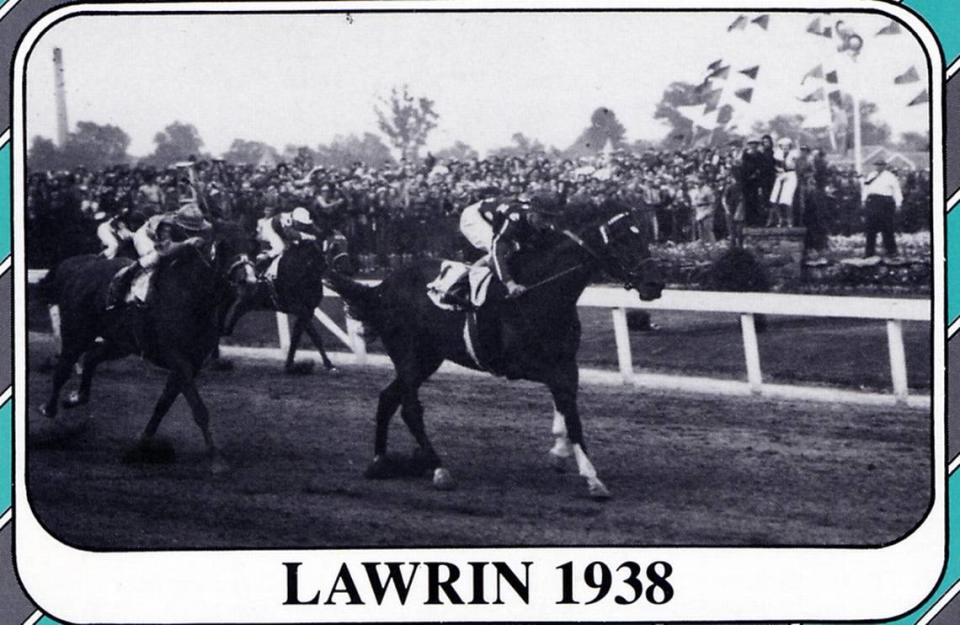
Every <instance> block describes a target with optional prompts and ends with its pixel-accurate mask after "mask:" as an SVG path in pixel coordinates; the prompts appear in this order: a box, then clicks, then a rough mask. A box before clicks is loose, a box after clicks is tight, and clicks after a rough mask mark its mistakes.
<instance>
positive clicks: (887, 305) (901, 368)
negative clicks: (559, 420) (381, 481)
mask: <svg viewBox="0 0 960 625" xmlns="http://www.w3.org/2000/svg"><path fill="white" fill-rule="evenodd" d="M45 274H46V270H39V269H37V270H30V271H29V281H30V282H31V283H33V282H37V281H39V280H40V279H41V278H42V277H43V275H45ZM365 283H366V284H376V282H374V281H365ZM328 295H329V296H330V297H339V295H338V294H337V293H336V292H334V291H331V290H328ZM577 305H578V306H581V307H593V308H607V309H610V311H611V315H612V319H613V331H614V338H615V340H616V346H617V363H618V367H619V372H618V373H615V372H611V371H604V370H600V369H581V378H582V379H583V380H584V381H587V382H596V383H617V384H632V385H636V386H640V387H648V388H664V389H676V390H682V391H690V392H706V393H717V394H729V395H750V394H753V395H763V396H769V397H780V398H787V399H808V400H816V401H844V402H854V403H876V404H886V403H898V404H909V405H911V406H917V407H929V405H930V396H929V395H911V394H910V392H909V387H908V384H907V359H906V350H905V347H904V341H903V322H904V321H926V322H929V321H931V312H932V311H931V303H930V300H926V299H891V298H879V297H846V296H834V295H790V294H781V293H733V292H725V291H724V292H720V291H679V290H666V291H664V292H663V296H662V297H661V298H660V299H657V300H655V301H652V302H644V301H641V300H640V299H639V297H638V296H637V294H636V293H634V292H631V291H626V290H625V289H621V288H615V287H605V286H594V287H589V288H587V289H586V290H585V291H584V293H583V295H582V296H581V297H580V300H579V301H578V302H577ZM630 309H642V310H648V311H651V310H677V311H693V312H709V313H733V314H739V315H740V329H741V334H742V338H743V350H744V360H745V363H746V370H747V379H746V381H745V382H744V381H737V380H721V379H716V378H708V377H699V376H679V375H669V374H655V373H647V372H640V373H638V372H636V371H635V370H634V366H633V355H632V353H631V347H630V334H629V330H628V327H627V310H630ZM314 314H315V316H316V318H317V320H319V321H320V322H321V323H322V324H323V325H324V326H325V327H326V328H327V329H328V330H330V332H331V333H333V335H334V336H336V337H337V339H338V340H339V341H340V342H341V343H343V344H344V345H345V346H347V347H348V348H349V349H350V352H349V353H346V354H344V353H332V354H331V357H332V358H334V359H335V360H339V361H341V362H343V361H345V360H349V359H352V361H353V362H354V363H356V364H370V365H385V364H389V361H388V360H387V359H386V357H385V356H378V355H368V354H367V349H366V344H365V343H364V340H363V337H362V335H361V332H360V324H358V323H357V322H356V321H354V320H352V319H350V318H349V317H348V318H347V320H346V327H345V328H341V327H340V326H338V325H337V323H336V322H335V321H334V320H333V319H331V318H330V317H329V316H327V315H326V314H325V313H324V312H323V311H321V310H320V309H317V310H316V311H315V312H314ZM761 314H763V315H787V316H793V317H834V318H850V319H876V320H878V321H879V320H883V321H885V322H886V328H887V343H888V349H889V359H890V372H891V381H892V389H893V393H892V394H885V393H867V392H861V391H849V390H843V389H836V388H829V387H816V386H800V385H787V384H771V383H768V382H764V380H763V371H762V368H761V363H760V347H759V342H758V340H757V332H756V325H755V323H756V322H755V319H756V315H761ZM56 315H57V313H56V311H55V310H52V311H51V318H52V322H53V323H54V326H55V328H54V332H55V333H56V323H57V317H56ZM277 331H278V336H279V339H280V349H279V350H272V349H256V348H240V347H233V348H230V347H225V348H224V350H223V351H225V352H226V353H230V352H234V353H239V354H242V355H248V356H254V357H270V358H273V357H278V356H282V355H284V354H285V352H286V350H287V348H288V347H289V345H290V331H289V326H288V323H287V318H286V315H285V314H283V313H277ZM450 370H452V371H458V372H462V371H464V370H463V369H462V368H459V367H455V366H454V367H450Z"/></svg>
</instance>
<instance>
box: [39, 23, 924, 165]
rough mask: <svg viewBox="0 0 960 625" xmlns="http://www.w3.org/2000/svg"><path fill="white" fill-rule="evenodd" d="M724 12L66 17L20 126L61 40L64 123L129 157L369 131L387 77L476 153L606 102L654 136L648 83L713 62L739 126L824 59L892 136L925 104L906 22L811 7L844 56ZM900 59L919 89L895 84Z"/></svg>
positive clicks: (783, 97) (919, 120)
mask: <svg viewBox="0 0 960 625" xmlns="http://www.w3.org/2000/svg"><path fill="white" fill-rule="evenodd" d="M737 15H738V14H737V13H731V12H703V13H679V12H677V13H578V14H570V13H552V14H544V13H509V14H504V13H501V14H493V13H489V14H488V13H474V14H469V15H468V14H425V13H419V14H391V15H387V14H354V15H351V16H349V19H347V18H348V16H347V15H345V14H327V15H286V16H279V15H275V16H268V15H260V16H242V15H230V16H227V15H218V16H196V15H194V16H189V17H188V16H173V15H167V16H149V17H147V16H78V17H74V18H71V19H68V20H66V21H64V22H61V23H59V24H57V25H56V26H54V27H53V28H52V29H51V30H49V31H48V32H47V33H46V34H45V35H44V36H43V37H42V38H41V39H40V41H39V42H38V43H37V45H36V47H35V49H34V51H33V53H32V54H31V57H30V59H29V62H28V64H27V134H28V136H31V137H32V136H34V135H43V136H46V137H50V138H55V137H56V112H55V100H54V71H53V62H52V57H53V49H54V48H55V47H60V48H61V49H62V50H63V57H64V66H65V79H66V80H65V82H66V91H67V109H68V117H69V122H70V124H71V127H72V125H73V124H75V123H76V121H78V120H80V121H93V122H97V123H101V124H106V123H109V124H114V125H117V126H119V127H121V128H123V129H124V130H125V131H126V132H127V133H128V134H129V135H130V137H131V139H132V141H131V145H130V149H129V152H130V153H131V154H132V155H134V156H144V155H146V154H149V153H150V152H152V151H153V147H154V144H153V137H154V135H155V134H156V132H157V131H159V130H161V129H162V128H163V127H164V126H166V125H167V124H169V123H171V122H173V121H175V120H178V121H183V122H188V123H192V124H194V125H195V126H196V127H197V128H198V130H199V132H200V136H201V137H202V138H203V140H204V142H205V149H206V150H207V151H208V152H210V153H212V154H215V155H216V154H220V153H222V152H223V151H225V150H226V149H227V148H228V147H229V145H230V143H231V142H232V141H233V140H234V139H237V138H242V139H247V140H258V141H264V142H266V143H268V144H270V145H273V146H274V147H276V148H278V149H280V150H282V149H283V147H284V146H285V145H287V144H295V145H310V146H312V147H316V145H317V144H319V143H329V142H330V141H331V140H332V139H333V138H334V137H335V136H336V135H346V134H350V133H357V134H361V133H363V132H367V131H370V132H376V115H375V113H374V110H373V109H374V106H375V105H376V104H377V98H378V96H386V95H388V94H389V92H390V89H391V87H393V86H395V85H402V84H408V85H409V88H410V91H411V93H412V94H414V95H417V96H426V97H429V98H431V99H433V100H434V101H435V108H436V110H437V112H438V113H439V115H440V119H439V123H438V126H437V128H436V129H435V130H434V131H433V133H432V135H431V136H430V139H429V141H428V144H427V147H428V148H429V149H433V150H436V149H440V148H443V147H446V146H449V145H451V144H453V142H454V141H457V140H461V141H464V142H466V143H468V144H469V145H471V146H472V147H474V148H475V149H477V150H479V151H480V152H481V153H484V152H486V151H487V150H490V149H493V148H497V147H501V146H505V145H508V144H509V143H510V138H511V136H512V135H513V134H514V133H516V132H523V133H524V134H525V135H527V136H528V137H532V138H535V139H537V140H539V141H541V142H543V143H544V144H546V145H548V146H551V145H552V146H556V147H558V148H560V149H563V148H566V147H568V146H570V145H571V144H572V143H573V142H574V141H575V139H576V138H577V136H578V135H579V134H580V133H581V132H582V130H583V129H584V128H585V127H586V126H587V125H588V124H589V119H590V114H591V113H592V112H593V111H594V110H595V109H596V108H598V107H601V106H605V107H607V108H609V109H611V110H613V111H614V112H615V113H616V115H617V117H618V119H620V121H621V122H622V123H623V125H624V126H625V127H626V130H627V139H628V140H630V141H633V140H637V139H645V140H659V139H660V138H662V137H663V136H665V134H666V133H667V132H668V127H667V126H665V125H664V123H663V122H662V121H661V120H657V119H654V111H655V110H656V106H657V103H658V102H659V101H660V99H661V96H662V94H663V91H664V89H665V88H666V87H667V86H668V85H669V84H670V83H671V82H674V81H687V82H692V83H697V82H700V80H702V78H703V77H704V75H705V71H706V67H707V65H709V64H710V63H711V62H713V61H715V60H718V59H724V60H726V61H729V62H732V63H733V66H732V67H733V70H737V69H741V68H746V67H750V66H753V65H760V73H759V75H758V78H757V81H756V83H755V84H754V86H755V91H754V99H753V102H752V103H751V104H750V105H746V104H745V103H743V102H740V101H739V100H733V102H736V103H738V104H739V105H740V108H739V110H740V112H741V114H743V115H744V116H745V118H746V121H747V122H750V121H752V120H759V119H769V118H772V117H773V116H775V115H777V114H780V113H803V112H805V111H806V112H808V113H809V112H811V111H812V108H811V105H809V104H804V103H801V102H799V101H798V98H799V97H800V96H803V95H806V94H807V93H809V92H810V91H812V90H813V89H815V88H816V85H815V84H812V83H810V82H808V83H807V84H806V85H801V84H800V83H801V80H802V78H803V77H804V75H805V74H806V73H807V72H808V71H809V70H811V69H812V68H813V67H814V66H816V65H817V64H819V63H824V66H825V67H827V68H828V69H829V68H831V67H834V66H836V67H840V68H841V69H840V71H841V78H842V80H843V82H844V83H845V84H844V86H845V87H846V88H848V89H851V90H856V91H858V92H860V93H862V94H864V96H865V97H866V98H867V99H870V100H872V101H874V102H876V103H877V104H878V105H879V107H880V109H879V113H878V115H877V117H878V118H879V119H881V120H882V121H885V122H887V123H888V124H890V126H891V127H892V128H893V129H894V132H895V133H900V132H905V131H923V130H926V128H927V126H928V123H929V120H928V117H927V109H926V107H924V106H916V107H910V108H908V107H907V106H906V104H907V103H908V102H909V101H910V100H911V99H912V98H913V97H914V96H915V95H917V94H918V93H919V92H920V91H921V90H922V88H923V87H924V86H925V84H926V81H927V79H928V72H927V67H926V61H925V57H924V55H923V51H922V48H921V46H920V44H919V43H918V42H917V41H916V40H915V39H914V38H913V37H912V36H911V35H909V34H908V33H906V32H904V34H900V35H893V36H879V37H877V36H875V33H876V32H877V31H879V30H880V29H881V28H883V27H884V26H886V25H887V24H888V23H889V19H888V18H884V17H882V16H877V15H833V16H831V17H824V20H825V23H834V22H835V21H836V20H837V19H843V20H844V21H845V23H846V24H847V25H849V26H852V27H853V28H854V30H855V31H856V32H858V33H859V34H861V35H862V36H863V38H864V39H865V45H864V49H863V52H862V54H861V55H860V57H859V59H858V60H857V61H856V63H851V62H850V61H849V59H848V58H846V56H845V55H842V54H839V53H838V52H837V51H836V46H837V42H836V40H832V41H831V40H827V39H824V38H820V37H816V36H813V35H810V34H808V33H806V32H805V29H806V26H807V25H808V24H809V23H810V22H811V20H812V19H813V18H814V17H815V16H814V15H812V14H807V13H778V14H773V15H772V16H771V18H770V23H769V28H768V30H766V31H765V30H763V29H762V28H760V27H759V26H757V25H756V24H750V25H749V26H748V27H747V28H746V29H744V30H742V31H741V30H735V31H733V32H727V26H728V25H729V24H730V23H731V22H733V20H734V19H735V18H736V17H737ZM747 15H748V17H751V18H752V17H755V16H756V15H757V14H747ZM911 65H914V66H916V68H917V70H918V71H919V73H920V76H921V79H922V81H923V82H922V83H916V84H912V85H895V84H894V83H893V78H894V76H896V75H898V74H900V73H902V72H904V71H906V69H907V68H909V67H910V66H911ZM738 78H740V79H743V77H742V76H738ZM738 86H740V85H738ZM732 91H733V89H728V90H727V94H728V95H729V94H730V93H732ZM812 106H813V107H816V106H817V105H812Z"/></svg>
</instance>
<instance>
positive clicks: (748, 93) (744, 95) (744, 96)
mask: <svg viewBox="0 0 960 625" xmlns="http://www.w3.org/2000/svg"><path fill="white" fill-rule="evenodd" d="M734 95H735V96H737V97H738V98H740V99H741V100H743V101H744V102H747V103H749V102H750V101H751V100H752V99H753V87H747V88H746V89H737V90H736V91H735V92H734Z"/></svg>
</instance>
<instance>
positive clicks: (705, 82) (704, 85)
mask: <svg viewBox="0 0 960 625" xmlns="http://www.w3.org/2000/svg"><path fill="white" fill-rule="evenodd" d="M709 88H710V79H709V78H704V79H703V82H702V83H700V84H699V85H697V86H696V87H694V88H693V92H694V93H695V94H696V95H703V92H704V91H706V90H707V89H709Z"/></svg>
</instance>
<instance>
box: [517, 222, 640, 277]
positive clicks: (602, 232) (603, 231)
mask: <svg viewBox="0 0 960 625" xmlns="http://www.w3.org/2000/svg"><path fill="white" fill-rule="evenodd" d="M626 216H627V213H620V214H619V215H616V216H615V217H613V219H611V220H610V221H607V222H606V223H604V224H603V225H602V226H600V236H601V237H603V241H604V243H609V242H610V235H609V234H608V233H607V227H608V226H611V225H613V224H615V223H617V222H618V221H620V220H621V219H623V218H624V217H626ZM560 233H561V234H563V235H564V236H565V237H567V238H568V239H570V240H571V241H573V242H574V243H575V244H576V245H577V246H578V247H579V248H580V249H582V250H583V251H585V252H586V253H587V254H589V255H590V256H593V257H594V258H595V259H597V260H598V261H599V262H601V263H603V258H602V257H601V256H600V254H599V253H598V252H597V251H596V250H594V249H593V248H592V247H590V246H589V245H587V242H586V241H584V240H583V239H582V238H580V237H579V236H577V235H576V234H574V233H573V232H570V231H569V230H561V231H560ZM583 267H584V265H583V263H577V264H576V265H574V266H572V267H568V268H566V269H564V270H563V271H561V272H559V273H555V274H553V275H552V276H550V277H548V278H545V279H543V280H540V281H539V282H535V283H534V284H531V285H530V286H528V287H527V291H530V290H532V289H535V288H537V287H541V286H543V285H545V284H549V283H551V282H553V281H554V280H557V279H559V278H562V277H563V276H565V275H567V274H571V273H573V272H574V271H577V270H579V269H583Z"/></svg>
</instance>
